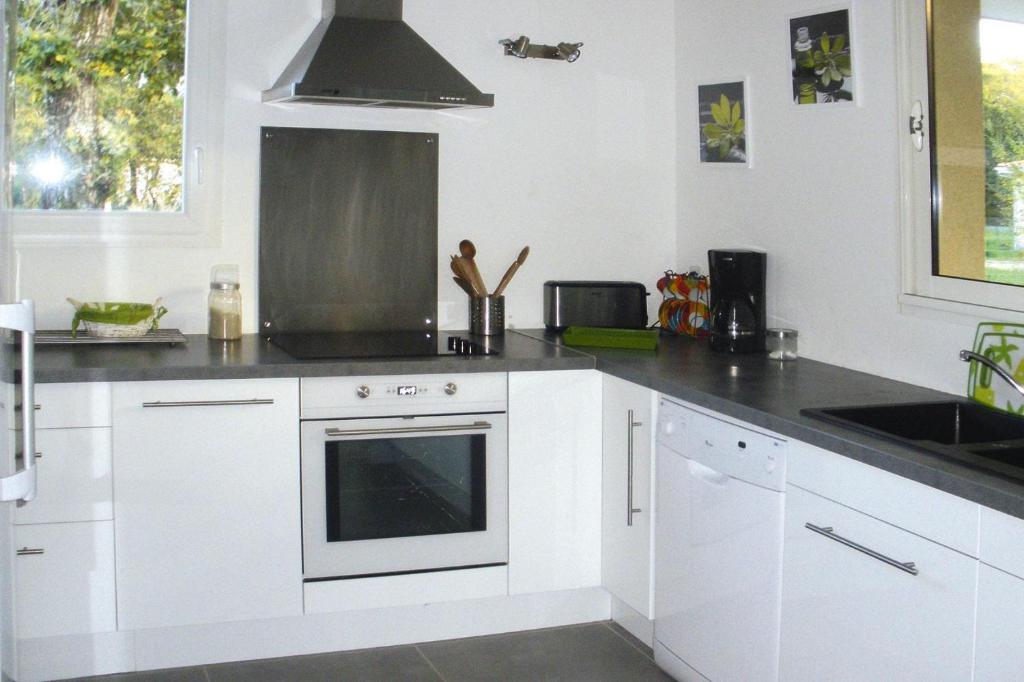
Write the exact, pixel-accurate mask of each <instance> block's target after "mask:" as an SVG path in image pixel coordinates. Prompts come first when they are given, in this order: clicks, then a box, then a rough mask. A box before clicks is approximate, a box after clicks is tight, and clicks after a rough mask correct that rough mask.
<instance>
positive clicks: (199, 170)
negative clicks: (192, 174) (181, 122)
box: [192, 146, 206, 185]
mask: <svg viewBox="0 0 1024 682" xmlns="http://www.w3.org/2000/svg"><path fill="white" fill-rule="evenodd" d="M192 155H193V161H194V162H195V167H196V184H197V185H201V184H203V178H204V177H205V175H206V174H205V169H204V168H203V161H204V160H205V157H206V152H205V151H204V150H203V148H202V147H201V146H197V147H196V148H195V149H194V150H193V151H192Z"/></svg>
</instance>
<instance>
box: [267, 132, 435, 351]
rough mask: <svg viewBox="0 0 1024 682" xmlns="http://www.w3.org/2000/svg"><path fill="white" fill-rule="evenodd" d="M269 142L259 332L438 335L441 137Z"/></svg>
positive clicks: (369, 135)
mask: <svg viewBox="0 0 1024 682" xmlns="http://www.w3.org/2000/svg"><path fill="white" fill-rule="evenodd" d="M260 138H261V150H260V216H259V221H260V240H259V251H260V254H259V314H260V331H261V333H264V334H280V333H293V332H309V331H332V332H333V331H346V332H351V331H389V330H405V331H409V330H435V329H436V328H437V258H438V257H437V253H438V251H437V167H438V165H437V164H438V136H437V135H436V134H427V133H398V132H380V131H364V130H323V129H316V128H263V129H262V130H261V132H260Z"/></svg>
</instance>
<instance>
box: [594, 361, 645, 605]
mask: <svg viewBox="0 0 1024 682" xmlns="http://www.w3.org/2000/svg"><path fill="white" fill-rule="evenodd" d="M602 382H603V390H602V394H603V397H602V408H601V409H602V413H603V420H602V453H603V454H602V461H603V472H602V489H603V496H602V510H601V526H602V533H601V584H602V585H604V587H605V589H607V590H608V591H609V592H611V593H612V594H613V595H614V596H616V597H618V598H619V599H621V600H622V601H623V602H625V603H626V604H627V605H628V606H629V607H630V608H632V609H633V610H635V611H636V612H637V613H639V614H641V615H643V616H644V617H645V618H648V619H650V618H653V617H654V595H653V591H652V588H653V585H654V579H653V577H654V560H653V559H654V523H653V514H654V494H653V492H654V487H653V473H654V462H653V460H654V458H653V456H652V455H653V451H654V412H655V405H656V404H657V403H656V401H657V394H656V393H655V392H654V391H652V390H650V389H649V388H644V387H643V386H638V385H636V384H633V383H630V382H628V381H623V380H622V379H618V378H616V377H613V376H609V375H604V377H603V378H602Z"/></svg>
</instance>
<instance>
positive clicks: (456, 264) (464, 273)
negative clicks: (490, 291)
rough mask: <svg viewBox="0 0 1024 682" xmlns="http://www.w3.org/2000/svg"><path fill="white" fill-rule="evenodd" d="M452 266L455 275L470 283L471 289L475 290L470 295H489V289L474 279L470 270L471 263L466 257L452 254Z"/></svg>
mask: <svg viewBox="0 0 1024 682" xmlns="http://www.w3.org/2000/svg"><path fill="white" fill-rule="evenodd" d="M451 267H452V272H454V273H455V276H456V277H458V278H459V279H461V280H462V281H463V282H465V283H466V284H468V285H469V288H470V291H472V292H473V293H471V294H470V296H486V295H487V291H486V290H485V289H484V288H483V285H482V284H480V283H478V282H474V281H473V274H472V273H471V272H470V270H469V264H468V263H467V262H466V259H465V258H462V257H461V256H452V262H451Z"/></svg>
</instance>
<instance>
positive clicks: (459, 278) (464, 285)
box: [452, 277, 476, 297]
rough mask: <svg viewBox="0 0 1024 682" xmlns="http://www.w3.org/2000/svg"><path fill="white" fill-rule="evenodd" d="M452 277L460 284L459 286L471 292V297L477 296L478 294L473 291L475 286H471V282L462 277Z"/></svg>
mask: <svg viewBox="0 0 1024 682" xmlns="http://www.w3.org/2000/svg"><path fill="white" fill-rule="evenodd" d="M452 279H453V280H454V281H455V283H456V284H458V285H459V288H460V289H462V290H463V291H465V292H466V293H467V294H469V296H470V297H474V296H476V294H474V293H473V287H471V286H469V282H467V281H466V280H464V279H462V278H461V277H452Z"/></svg>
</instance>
